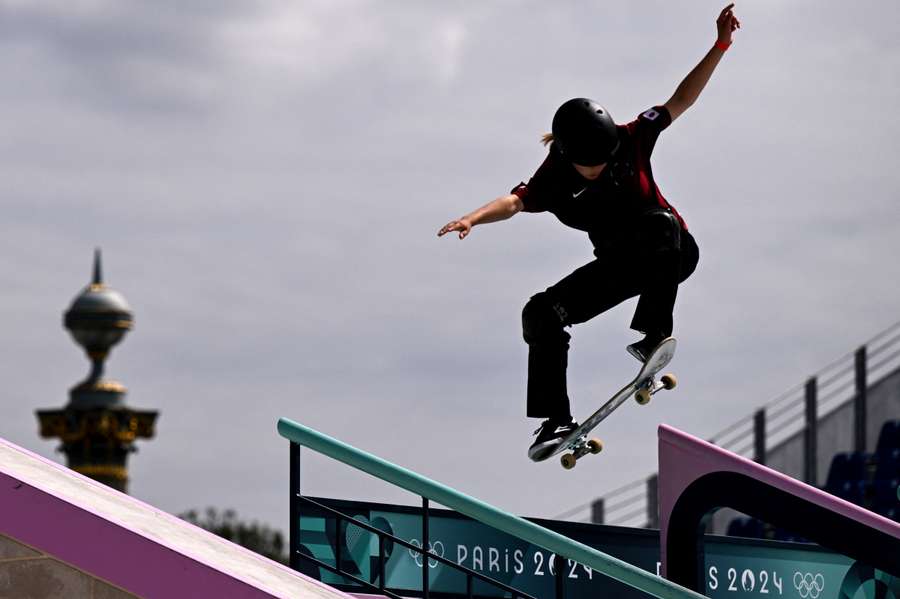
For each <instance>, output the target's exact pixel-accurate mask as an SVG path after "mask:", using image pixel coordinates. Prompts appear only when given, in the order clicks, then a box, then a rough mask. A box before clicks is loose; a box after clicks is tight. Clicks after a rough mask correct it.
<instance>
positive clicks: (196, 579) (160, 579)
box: [0, 439, 349, 599]
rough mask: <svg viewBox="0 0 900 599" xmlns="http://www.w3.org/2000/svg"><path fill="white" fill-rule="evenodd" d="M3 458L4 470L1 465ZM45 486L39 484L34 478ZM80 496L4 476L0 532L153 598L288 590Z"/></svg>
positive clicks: (237, 549) (210, 538) (168, 519)
mask: <svg viewBox="0 0 900 599" xmlns="http://www.w3.org/2000/svg"><path fill="white" fill-rule="evenodd" d="M0 445H2V446H4V448H5V449H7V450H9V449H11V450H13V451H17V452H19V453H21V454H22V455H23V456H26V457H27V458H29V459H32V460H38V461H40V462H42V463H43V467H47V468H50V469H55V470H57V471H60V472H59V473H53V472H50V474H51V475H53V474H55V475H56V476H59V475H60V473H62V474H64V476H66V477H74V478H75V479H76V481H77V483H78V484H79V485H91V486H93V487H95V488H96V489H97V490H99V491H100V492H102V493H104V494H115V500H116V502H118V503H119V504H120V505H123V506H125V507H126V508H130V509H137V510H140V511H142V512H145V513H147V514H151V515H152V518H153V519H155V520H158V521H159V522H160V524H161V525H163V524H164V523H165V525H167V526H172V525H173V524H174V525H175V526H177V527H178V528H179V529H180V532H181V533H182V534H185V535H189V536H190V537H191V538H192V539H198V540H199V541H201V542H203V543H207V544H208V543H214V544H220V546H222V547H223V548H224V549H227V550H228V551H229V553H230V554H233V555H234V556H236V557H238V558H239V559H240V561H242V562H243V561H245V562H246V563H247V564H248V565H251V564H253V565H258V564H254V562H260V561H262V562H265V567H266V568H267V569H269V571H273V572H275V573H276V574H277V575H279V576H280V577H285V576H288V577H291V578H293V579H295V580H296V582H297V583H298V584H305V585H308V586H309V588H308V590H309V591H310V593H309V594H310V596H320V597H326V596H330V597H349V595H346V594H345V593H340V592H338V591H336V590H335V589H332V588H331V587H328V586H327V585H324V584H322V583H321V582H319V581H317V580H314V579H311V578H309V577H306V576H304V575H302V574H300V573H299V572H295V571H293V570H291V569H290V568H288V567H286V566H284V565H282V564H278V563H277V562H274V561H271V560H268V559H266V558H264V557H262V556H260V555H258V554H256V553H254V552H252V551H250V550H248V549H245V548H244V547H241V546H239V545H236V544H233V543H231V542H229V541H226V540H225V539H221V538H219V537H217V536H215V535H213V534H212V533H210V532H208V531H205V530H203V529H201V528H199V527H196V526H193V525H192V524H190V523H188V522H184V521H183V520H181V519H180V518H177V517H175V516H173V515H171V514H168V513H166V512H162V511H160V510H159V509H157V508H154V507H152V506H150V505H147V504H145V503H143V502H141V501H139V500H137V499H134V498H133V497H130V496H128V495H125V494H123V493H119V492H118V491H115V490H113V489H110V488H108V487H106V486H105V485H102V484H100V483H98V482H96V481H94V480H92V479H89V478H87V477H84V476H82V475H80V474H78V473H76V472H74V471H71V470H69V469H68V468H65V467H63V466H61V465H60V464H57V463H56V462H53V461H51V460H48V459H46V458H43V457H41V456H39V455H36V454H33V453H31V452H29V451H27V450H24V449H22V448H20V447H18V446H16V445H13V444H11V443H9V442H7V441H5V440H3V439H0ZM3 467H4V466H3V464H2V463H0V468H3ZM36 484H40V482H36ZM80 503H81V502H79V501H78V499H77V498H74V499H73V498H66V499H61V498H60V497H57V496H56V495H54V494H52V492H49V491H45V490H42V489H41V488H39V487H37V486H33V485H32V484H29V483H26V482H23V481H22V480H19V479H18V478H16V477H15V476H12V475H10V474H7V473H6V472H3V473H0V533H3V534H5V535H7V536H9V537H12V538H13V539H15V540H18V541H20V542H22V543H23V544H25V545H28V546H31V547H33V548H34V549H36V550H38V551H41V552H43V553H46V554H48V555H50V556H52V557H55V558H57V559H59V560H60V561H63V562H65V563H67V564H69V565H71V566H73V567H75V568H78V569H79V570H82V571H83V572H85V573H87V574H90V575H92V576H95V577H97V578H101V579H103V580H106V581H108V582H110V583H112V584H114V585H116V586H118V587H121V588H122V589H124V590H127V591H128V592H131V593H134V594H137V595H140V596H142V597H147V598H156V597H160V598H166V599H170V598H172V597H229V598H231V597H234V598H236V599H238V598H239V599H243V598H248V599H249V598H262V597H282V596H285V594H284V593H283V592H275V591H272V590H270V589H267V588H265V583H264V582H262V581H260V580H256V579H255V578H254V577H252V576H242V575H241V574H239V573H232V572H225V571H222V570H220V569H217V568H216V567H214V566H211V565H209V564H206V563H203V559H202V558H201V557H198V556H197V555H192V553H191V552H190V551H186V550H185V549H184V548H179V549H178V550H175V549H173V548H172V547H169V546H167V545H166V543H165V540H162V539H151V538H148V537H147V536H146V534H145V533H141V532H139V531H138V530H136V529H133V528H131V527H129V526H128V525H127V524H124V523H122V522H115V521H113V520H112V519H108V516H107V517H101V516H99V515H97V514H96V513H94V512H93V511H92V509H91V507H90V506H88V505H83V504H80Z"/></svg>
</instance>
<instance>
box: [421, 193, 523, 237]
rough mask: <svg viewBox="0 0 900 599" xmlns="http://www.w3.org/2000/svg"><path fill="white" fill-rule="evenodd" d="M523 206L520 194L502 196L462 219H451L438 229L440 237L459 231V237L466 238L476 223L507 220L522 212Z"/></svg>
mask: <svg viewBox="0 0 900 599" xmlns="http://www.w3.org/2000/svg"><path fill="white" fill-rule="evenodd" d="M522 207H523V205H522V200H521V199H520V198H519V196H517V195H515V194H509V195H505V196H501V197H499V198H497V199H496V200H494V201H493V202H488V203H487V204H485V205H484V206H482V207H481V208H479V209H478V210H476V211H474V212H470V213H469V214H467V215H465V216H464V217H462V218H460V219H457V220H451V221H450V222H449V223H447V224H446V225H444V226H443V227H441V230H440V231H438V237H441V236H443V235H446V234H447V233H449V232H450V231H459V238H460V239H465V238H466V237H467V236H468V235H469V233H470V232H471V231H472V227H474V226H475V225H483V224H486V223H495V222H497V221H500V220H506V219H507V218H510V217H511V216H513V215H515V214H516V213H518V212H521V211H522Z"/></svg>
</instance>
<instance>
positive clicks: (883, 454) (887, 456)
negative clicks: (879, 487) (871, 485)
mask: <svg viewBox="0 0 900 599" xmlns="http://www.w3.org/2000/svg"><path fill="white" fill-rule="evenodd" d="M896 479H900V448H897V449H883V450H882V451H879V452H878V453H876V454H875V480H896Z"/></svg>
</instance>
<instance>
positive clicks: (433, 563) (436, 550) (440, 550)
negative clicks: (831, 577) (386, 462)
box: [409, 539, 815, 599]
mask: <svg viewBox="0 0 900 599" xmlns="http://www.w3.org/2000/svg"><path fill="white" fill-rule="evenodd" d="M409 543H410V545H413V546H415V547H422V543H421V542H419V540H418V539H411V540H410V542H409ZM428 553H433V554H434V555H436V556H438V557H444V544H443V543H441V542H440V541H436V542H434V543H428ZM409 555H410V557H412V558H413V559H414V560H415V562H416V565H417V566H418V567H420V568H421V567H422V552H421V551H416V550H415V549H410V550H409ZM437 566H438V561H437V560H436V559H434V558H431V557H430V558H428V567H429V568H437ZM813 599H815V598H813Z"/></svg>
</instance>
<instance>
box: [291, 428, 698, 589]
mask: <svg viewBox="0 0 900 599" xmlns="http://www.w3.org/2000/svg"><path fill="white" fill-rule="evenodd" d="M278 433H279V434H280V435H281V436H282V437H284V438H285V439H288V440H289V441H292V442H294V443H297V444H299V445H302V446H305V447H309V448H310V449H312V450H314V451H317V452H319V453H321V454H323V455H326V456H328V457H330V458H333V459H335V460H338V461H339V462H343V463H345V464H347V465H348V466H353V467H354V468H357V469H359V470H362V471H363V472H366V473H368V474H371V475H372V476H375V477H377V478H380V479H382V480H384V481H387V482H389V483H391V484H393V485H396V486H398V487H401V488H403V489H406V490H407V491H410V492H412V493H415V494H417V495H420V496H422V497H426V498H428V499H429V500H431V501H434V502H436V503H439V504H441V505H443V506H446V507H448V508H450V509H452V510H456V511H457V512H459V513H461V514H464V515H466V516H468V517H470V518H473V519H475V520H478V521H479V522H482V523H484V524H486V525H488V526H492V527H494V528H496V529H497V530H501V531H503V532H505V533H507V534H510V535H513V536H516V537H519V538H520V539H524V540H526V541H528V542H529V543H532V544H534V545H537V546H538V547H542V548H544V549H546V550H547V551H550V552H552V553H555V554H557V555H559V556H561V557H564V558H567V559H570V560H573V561H575V562H578V563H579V564H581V565H583V566H587V567H589V568H592V569H593V570H595V571H597V572H601V573H603V574H606V575H607V576H610V577H612V578H614V579H616V580H618V581H620V582H622V583H624V584H627V585H629V586H632V587H634V588H636V589H639V590H641V591H644V592H645V593H648V594H650V595H653V596H655V597H662V598H664V599H669V598H672V599H675V598H678V599H680V598H683V597H691V598H695V599H697V598H701V597H703V595H700V594H698V593H695V592H693V591H690V590H688V589H685V588H683V587H680V586H678V585H677V584H675V583H672V582H669V581H668V580H666V579H664V578H661V577H659V576H656V575H655V574H651V573H649V572H647V571H645V570H642V569H641V568H638V567H637V566H633V565H631V564H629V563H627V562H624V561H622V560H620V559H617V558H615V557H613V556H611V555H607V554H605V553H603V552H602V551H597V550H596V549H594V548H592V547H588V546H587V545H585V544H583V543H578V542H576V541H573V540H572V539H569V538H568V537H564V536H563V535H561V534H558V533H555V532H553V531H550V530H547V529H546V528H543V527H541V526H538V525H537V524H534V523H532V522H529V521H528V520H525V519H523V518H519V517H517V516H513V515H511V514H508V513H506V512H504V511H502V510H500V509H498V508H495V507H494V506H492V505H489V504H487V503H484V502H483V501H479V500H478V499H475V498H473V497H469V496H468V495H465V494H463V493H460V492H459V491H455V490H453V489H451V488H450V487H447V486H444V485H442V484H440V483H438V482H435V481H433V480H431V479H429V478H426V477H424V476H422V475H420V474H416V473H415V472H413V471H411V470H407V469H406V468H402V467H400V466H397V465H395V464H391V463H390V462H388V461H386V460H382V459H381V458H379V457H376V456H374V455H372V454H369V453H366V452H365V451H362V450H360V449H357V448H355V447H352V446H350V445H347V444H346V443H343V442H341V441H338V440H337V439H333V438H331V437H329V436H328V435H324V434H322V433H320V432H318V431H315V430H313V429H311V428H309V427H306V426H303V425H302V424H299V423H297V422H294V421H292V420H288V419H287V418H281V419H279V420H278ZM689 550H692V549H689Z"/></svg>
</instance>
